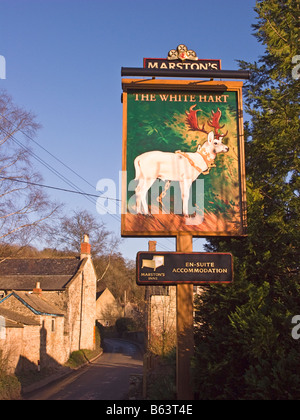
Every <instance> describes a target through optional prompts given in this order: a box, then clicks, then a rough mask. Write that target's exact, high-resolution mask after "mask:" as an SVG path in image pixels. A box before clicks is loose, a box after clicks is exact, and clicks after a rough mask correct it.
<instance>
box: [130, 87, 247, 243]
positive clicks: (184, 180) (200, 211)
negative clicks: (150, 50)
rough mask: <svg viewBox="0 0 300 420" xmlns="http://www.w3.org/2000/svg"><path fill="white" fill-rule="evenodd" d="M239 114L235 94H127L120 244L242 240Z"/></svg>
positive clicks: (179, 91) (155, 91)
mask: <svg viewBox="0 0 300 420" xmlns="http://www.w3.org/2000/svg"><path fill="white" fill-rule="evenodd" d="M239 114H240V109H239V98H238V91H237V90H227V89H226V90H223V91H222V90H220V89H219V90H214V89H213V88H212V89H211V90H208V89H205V90H199V88H198V89H197V90H190V91H188V90H184V91H183V90H180V89H178V90H176V91H175V90H172V91H170V90H153V89H149V90H145V89H143V90H128V91H127V92H126V98H125V101H124V121H125V125H126V129H125V130H124V131H125V132H124V143H123V153H124V155H123V171H125V172H126V175H127V179H126V181H125V182H124V184H123V213H124V214H123V215H122V234H123V236H139V235H144V236H149V235H161V236H171V235H175V234H176V233H178V232H182V231H186V232H193V235H194V236H210V235H226V236H239V235H243V234H244V226H245V220H243V219H244V217H243V209H242V205H243V204H242V202H243V194H242V188H241V175H242V173H241V170H242V171H243V162H242V164H241V158H242V157H243V151H242V147H243V146H242V144H241V139H240V135H241V133H240V132H239V130H240V115H239ZM162 152H163V153H162ZM125 189H126V191H125ZM187 196H188V197H187ZM187 203H188V204H187Z"/></svg>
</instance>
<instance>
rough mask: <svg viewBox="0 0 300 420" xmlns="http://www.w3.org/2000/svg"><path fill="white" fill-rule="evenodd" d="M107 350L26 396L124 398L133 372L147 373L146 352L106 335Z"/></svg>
mask: <svg viewBox="0 0 300 420" xmlns="http://www.w3.org/2000/svg"><path fill="white" fill-rule="evenodd" d="M103 348H104V353H103V355H102V356H100V357H98V358H97V359H96V360H95V361H93V362H92V363H90V364H89V365H87V366H85V367H83V368H81V369H79V370H77V371H75V372H73V373H71V374H70V375H69V376H67V377H65V378H63V379H60V380H57V381H55V382H53V383H52V384H50V385H47V386H46V387H44V388H43V389H40V390H37V391H35V392H32V393H30V394H28V395H27V396H25V398H24V399H26V400H124V399H126V398H127V394H128V389H129V377H130V375H131V374H142V373H143V362H142V354H141V352H140V351H139V349H138V347H137V346H135V345H134V344H132V343H129V342H126V341H123V340H118V339H105V340H104V343H103Z"/></svg>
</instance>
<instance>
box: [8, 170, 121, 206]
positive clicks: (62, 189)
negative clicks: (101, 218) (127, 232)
mask: <svg viewBox="0 0 300 420" xmlns="http://www.w3.org/2000/svg"><path fill="white" fill-rule="evenodd" d="M0 179H7V180H10V181H14V182H22V183H24V184H28V185H34V186H36V187H42V188H49V189H52V190H57V191H64V192H69V193H73V194H80V195H86V196H88V197H95V198H105V199H107V200H115V201H121V200H119V199H118V198H111V197H105V196H103V195H101V196H99V195H96V194H89V193H86V192H81V191H75V190H68V189H66V188H59V187H53V186H51V185H45V184H39V183H37V182H30V181H24V180H21V179H17V178H11V177H6V176H0Z"/></svg>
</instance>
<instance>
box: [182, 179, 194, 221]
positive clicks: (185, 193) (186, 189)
mask: <svg viewBox="0 0 300 420" xmlns="http://www.w3.org/2000/svg"><path fill="white" fill-rule="evenodd" d="M179 184H180V190H181V198H182V213H183V215H184V216H189V198H190V188H191V185H192V183H191V182H190V181H189V180H186V179H184V180H183V181H180V182H179Z"/></svg>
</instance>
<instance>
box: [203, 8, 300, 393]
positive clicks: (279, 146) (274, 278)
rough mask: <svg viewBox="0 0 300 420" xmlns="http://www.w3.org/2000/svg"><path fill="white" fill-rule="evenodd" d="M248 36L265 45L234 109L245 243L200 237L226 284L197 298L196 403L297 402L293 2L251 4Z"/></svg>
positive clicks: (299, 305)
mask: <svg viewBox="0 0 300 420" xmlns="http://www.w3.org/2000/svg"><path fill="white" fill-rule="evenodd" d="M255 10H256V12H257V23H256V24H255V25H253V28H254V30H255V32H254V35H255V36H256V38H257V39H258V41H259V42H261V43H263V44H264V45H265V46H266V50H265V55H264V56H263V57H261V58H260V60H259V61H258V62H257V63H246V62H240V67H241V68H242V69H249V70H250V71H251V75H252V76H251V79H250V81H249V82H248V83H246V84H245V88H244V103H245V108H246V112H247V113H248V114H249V116H250V122H249V123H247V124H245V142H246V143H245V147H246V173H247V201H248V236H247V237H246V238H242V239H232V238H226V239H223V240H218V239H210V240H209V241H208V244H207V249H208V250H209V251H229V252H232V254H233V255H234V271H235V280H234V284H233V285H230V286H225V285H224V286H221V285H219V286H210V287H206V288H205V291H204V292H203V294H202V295H201V296H200V297H199V298H198V302H197V314H198V315H197V316H198V321H199V325H200V327H199V329H198V331H197V334H196V344H197V348H196V357H195V372H196V374H195V386H196V389H197V390H198V391H199V395H200V398H208V399H274V400H279V399H298V398H299V397H300V353H299V344H300V343H299V342H298V341H297V340H294V339H293V338H292V336H291V329H292V327H293V325H292V324H291V318H292V317H293V316H294V315H296V314H300V301H299V292H300V286H299V128H300V124H299V114H300V106H299V81H297V80H296V79H295V78H294V77H293V73H292V70H293V62H292V59H293V56H294V55H296V54H297V48H299V44H298V39H299V29H298V26H297V23H298V16H299V4H296V3H295V2H294V1H292V0H264V1H262V0H259V1H257V2H256V8H255Z"/></svg>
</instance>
